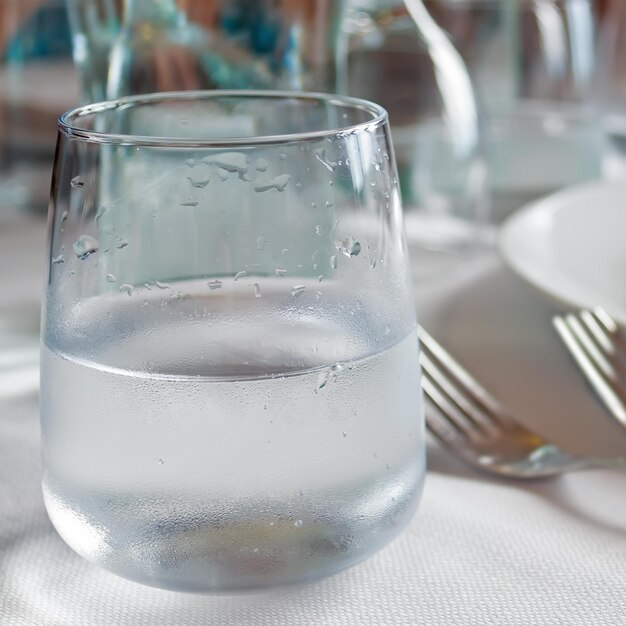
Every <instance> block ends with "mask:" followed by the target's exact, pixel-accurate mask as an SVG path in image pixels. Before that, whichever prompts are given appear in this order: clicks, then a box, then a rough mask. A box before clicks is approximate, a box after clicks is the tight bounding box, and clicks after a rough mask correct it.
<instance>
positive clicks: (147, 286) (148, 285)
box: [143, 283, 152, 291]
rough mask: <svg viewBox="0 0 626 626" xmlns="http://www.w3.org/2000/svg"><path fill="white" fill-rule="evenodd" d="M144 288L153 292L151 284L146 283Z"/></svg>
mask: <svg viewBox="0 0 626 626" xmlns="http://www.w3.org/2000/svg"><path fill="white" fill-rule="evenodd" d="M143 286H144V287H145V288H146V289H147V290H148V291H152V285H151V284H150V283H144V284H143Z"/></svg>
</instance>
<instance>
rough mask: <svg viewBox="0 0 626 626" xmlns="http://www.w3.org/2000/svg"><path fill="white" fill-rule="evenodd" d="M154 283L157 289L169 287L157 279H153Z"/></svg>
mask: <svg viewBox="0 0 626 626" xmlns="http://www.w3.org/2000/svg"><path fill="white" fill-rule="evenodd" d="M154 284H155V285H156V286H157V287H158V288H159V289H169V288H170V286H169V285H168V284H167V283H162V282H160V281H158V280H155V281H154Z"/></svg>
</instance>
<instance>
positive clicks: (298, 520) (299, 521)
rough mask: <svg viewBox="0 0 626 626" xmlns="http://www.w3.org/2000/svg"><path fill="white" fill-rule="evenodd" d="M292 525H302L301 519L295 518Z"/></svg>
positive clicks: (297, 526) (298, 526)
mask: <svg viewBox="0 0 626 626" xmlns="http://www.w3.org/2000/svg"><path fill="white" fill-rule="evenodd" d="M293 525H294V526H295V527H296V528H300V527H301V526H302V520H301V519H297V520H296V521H295V522H294V523H293Z"/></svg>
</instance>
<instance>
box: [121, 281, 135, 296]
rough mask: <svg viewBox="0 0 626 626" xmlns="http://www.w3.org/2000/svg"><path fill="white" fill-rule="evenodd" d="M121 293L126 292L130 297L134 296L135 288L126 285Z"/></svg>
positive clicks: (122, 287)
mask: <svg viewBox="0 0 626 626" xmlns="http://www.w3.org/2000/svg"><path fill="white" fill-rule="evenodd" d="M120 291H125V292H126V293H127V294H128V295H129V296H131V295H132V294H133V286H132V285H129V284H128V283H125V284H123V285H122V286H121V287H120Z"/></svg>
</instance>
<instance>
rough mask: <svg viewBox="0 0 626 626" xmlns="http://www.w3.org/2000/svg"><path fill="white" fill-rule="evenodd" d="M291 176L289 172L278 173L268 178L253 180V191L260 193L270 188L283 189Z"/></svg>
mask: <svg viewBox="0 0 626 626" xmlns="http://www.w3.org/2000/svg"><path fill="white" fill-rule="evenodd" d="M290 180H291V176H290V175H289V174H280V175H279V176H276V177H274V178H272V179H271V180H268V179H257V180H256V181H255V182H254V191H256V192H258V193H261V192H263V191H269V190H270V189H276V191H285V188H286V187H287V185H288V184H289V181H290Z"/></svg>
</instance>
